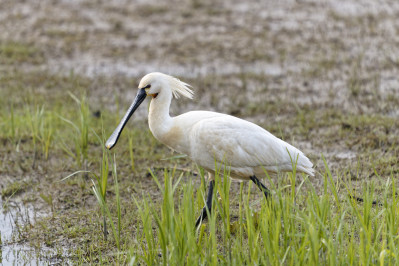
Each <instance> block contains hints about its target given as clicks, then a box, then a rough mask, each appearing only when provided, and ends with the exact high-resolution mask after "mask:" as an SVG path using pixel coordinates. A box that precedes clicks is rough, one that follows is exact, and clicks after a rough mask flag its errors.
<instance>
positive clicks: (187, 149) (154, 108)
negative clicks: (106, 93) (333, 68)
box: [106, 72, 314, 225]
mask: <svg viewBox="0 0 399 266" xmlns="http://www.w3.org/2000/svg"><path fill="white" fill-rule="evenodd" d="M189 87H190V85H188V84H186V83H184V82H182V81H180V80H178V79H176V78H174V77H172V76H169V75H165V74H162V73H157V72H155V73H150V74H147V75H145V76H144V77H143V78H142V79H141V81H140V84H139V90H138V92H137V95H136V98H135V100H134V101H133V103H132V105H131V106H130V108H129V110H128V111H127V113H126V114H125V116H124V117H123V119H122V121H121V122H120V123H119V125H118V127H117V128H116V129H115V131H114V132H113V133H112V135H111V137H110V138H109V139H108V140H107V142H106V147H107V148H108V149H111V148H112V147H113V146H114V145H115V144H116V142H117V140H118V138H119V136H120V134H121V132H122V130H123V128H124V126H125V125H126V123H127V121H128V120H129V118H130V117H131V115H132V114H133V113H134V111H135V110H136V109H137V107H138V106H139V105H140V104H141V103H142V102H143V101H144V99H145V98H146V97H147V96H151V97H152V99H151V103H150V110H149V114H148V123H149V126H150V130H151V132H152V134H153V135H154V137H155V138H156V139H157V140H159V141H160V142H162V143H163V144H165V145H167V146H168V147H170V148H171V149H173V150H175V151H178V152H180V153H183V154H186V155H188V156H189V157H190V158H191V159H192V160H193V161H194V162H196V163H197V164H198V165H200V166H202V167H203V168H204V169H206V170H207V171H208V172H209V176H210V178H209V179H210V186H209V190H208V197H207V201H206V206H205V207H204V208H203V210H202V213H201V216H200V217H199V218H198V220H197V223H196V225H198V224H199V223H200V222H201V221H202V220H203V219H205V218H206V216H207V211H206V210H207V209H208V211H210V210H211V206H212V205H211V204H212V196H213V187H214V173H215V167H220V166H221V165H224V166H227V167H228V168H229V170H230V175H231V178H233V179H238V180H252V181H253V182H254V183H255V184H256V185H257V186H258V187H259V188H260V189H261V190H262V191H263V192H264V194H265V196H266V197H267V196H268V194H269V193H270V192H269V190H268V189H267V188H266V186H264V185H263V184H262V183H261V182H260V181H259V179H258V178H257V176H265V170H266V171H267V172H268V173H270V174H275V173H277V172H279V171H283V172H285V171H288V172H290V171H292V170H293V164H292V162H293V161H294V162H296V170H297V172H303V173H306V174H308V175H310V176H314V169H313V168H312V167H313V164H312V163H311V162H310V160H309V159H308V158H307V157H306V156H305V155H304V154H303V153H302V152H301V151H300V150H298V149H297V148H295V147H293V146H291V145H290V144H288V143H287V142H285V141H283V140H281V139H279V138H277V137H275V136H274V135H272V134H271V133H269V132H268V131H266V130H265V129H263V128H261V127H259V126H258V125H255V124H253V123H251V122H248V121H246V120H243V119H240V118H237V117H234V116H230V115H227V114H221V113H216V112H209V111H191V112H188V113H184V114H181V115H179V116H176V117H171V116H170V115H169V107H170V104H171V101H172V98H173V96H174V97H175V98H179V96H180V95H183V96H185V97H187V98H190V99H192V98H193V91H192V90H191V89H190V88H189ZM215 162H216V165H215Z"/></svg>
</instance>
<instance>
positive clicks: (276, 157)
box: [192, 115, 312, 170]
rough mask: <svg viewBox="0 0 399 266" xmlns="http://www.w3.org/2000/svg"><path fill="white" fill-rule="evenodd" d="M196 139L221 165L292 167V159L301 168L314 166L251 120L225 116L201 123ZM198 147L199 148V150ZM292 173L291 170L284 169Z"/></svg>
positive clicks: (195, 131) (293, 148)
mask: <svg viewBox="0 0 399 266" xmlns="http://www.w3.org/2000/svg"><path fill="white" fill-rule="evenodd" d="M192 133H193V134H195V136H194V137H193V139H197V140H198V144H199V145H202V147H204V148H205V149H206V152H208V153H210V154H208V156H213V158H214V159H215V160H216V161H217V162H223V163H226V164H229V165H231V166H234V167H257V166H263V167H265V168H266V169H267V167H269V166H270V167H273V169H276V167H285V168H291V166H292V164H291V158H292V160H294V161H295V160H296V158H297V157H298V165H300V164H304V165H306V167H312V163H311V162H310V161H309V160H308V159H307V158H306V156H305V155H303V153H302V152H301V151H299V150H298V149H296V148H295V147H293V146H291V145H290V144H288V143H286V142H285V141H283V140H281V139H279V138H277V137H275V136H274V135H272V134H271V133H269V132H268V131H266V130H265V129H263V128H261V127H259V126H257V125H255V124H253V123H250V122H248V121H245V120H242V119H239V118H236V117H233V116H229V115H225V116H218V117H213V118H208V119H203V120H201V121H199V122H198V123H197V124H196V125H195V127H194V128H193V132H192ZM197 148H198V147H197ZM282 170H289V169H282Z"/></svg>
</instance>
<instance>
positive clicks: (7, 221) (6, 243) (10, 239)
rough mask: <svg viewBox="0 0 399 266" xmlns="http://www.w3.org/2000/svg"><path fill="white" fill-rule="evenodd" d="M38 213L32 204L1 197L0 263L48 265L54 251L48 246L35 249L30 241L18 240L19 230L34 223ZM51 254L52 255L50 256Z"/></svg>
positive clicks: (51, 261)
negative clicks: (21, 241)
mask: <svg viewBox="0 0 399 266" xmlns="http://www.w3.org/2000/svg"><path fill="white" fill-rule="evenodd" d="M36 216H37V213H36V212H35V210H34V208H33V206H32V205H29V204H28V205H25V204H23V203H22V202H18V201H14V200H10V201H8V202H5V201H3V200H2V199H1V198H0V236H1V241H0V265H26V264H28V265H48V264H51V263H55V261H53V260H52V259H51V253H54V251H52V250H50V249H48V248H41V249H35V248H33V247H31V246H30V245H29V244H28V243H20V242H18V234H19V233H20V231H19V230H21V228H23V227H24V226H29V225H33V224H34V223H35V220H36ZM49 254H50V257H49V256H48V255H49Z"/></svg>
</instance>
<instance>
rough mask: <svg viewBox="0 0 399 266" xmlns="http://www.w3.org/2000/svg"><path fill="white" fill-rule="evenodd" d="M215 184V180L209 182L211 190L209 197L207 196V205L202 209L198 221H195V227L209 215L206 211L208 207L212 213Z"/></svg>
mask: <svg viewBox="0 0 399 266" xmlns="http://www.w3.org/2000/svg"><path fill="white" fill-rule="evenodd" d="M214 185H215V180H212V181H211V182H210V183H209V190H208V197H207V198H206V205H205V206H204V208H203V209H202V212H201V215H200V217H198V219H197V222H196V223H195V227H198V225H199V224H200V223H201V222H202V221H203V220H204V219H205V218H206V217H207V216H208V213H207V212H206V209H208V211H209V214H210V213H211V210H212V197H213V187H214Z"/></svg>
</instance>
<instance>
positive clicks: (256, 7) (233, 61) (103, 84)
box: [0, 0, 399, 265]
mask: <svg viewBox="0 0 399 266" xmlns="http://www.w3.org/2000/svg"><path fill="white" fill-rule="evenodd" d="M398 16H399V6H398V4H397V3H396V2H395V1H388V0H387V1H383V2H382V3H380V4H378V5H376V4H375V3H374V1H370V0H361V1H345V2H341V1H297V2H292V1H279V2H278V3H274V2H273V1H270V2H269V1H266V2H265V3H263V2H262V3H258V2H256V1H253V3H252V2H248V3H245V4H244V3H238V2H237V3H229V2H227V1H221V2H217V3H214V2H211V1H209V2H207V1H201V2H199V1H182V2H179V1H178V2H175V3H174V4H170V5H166V4H162V3H158V2H156V1H154V2H151V1H150V2H148V1H147V2H146V3H131V2H128V1H126V2H125V1H106V2H93V1H85V0H83V1H60V2H56V3H54V2H51V1H40V2H35V1H13V0H5V1H2V4H1V5H0V25H1V26H0V28H1V30H0V40H1V41H0V143H1V150H0V192H1V201H0V211H1V212H2V215H0V232H1V238H0V254H1V255H0V262H1V260H3V261H4V262H6V261H7V262H8V261H11V262H16V263H26V262H31V261H37V262H38V263H42V264H48V263H62V264H66V263H70V264H88V263H103V264H108V263H112V264H128V263H131V264H133V265H134V264H141V265H142V264H154V265H157V264H162V263H167V262H169V263H170V264H191V263H192V264H235V265H242V264H257V263H258V264H265V265H269V264H273V265H279V264H294V263H295V264H296V263H298V264H309V263H311V264H331V265H335V264H352V263H353V264H362V265H366V264H376V263H380V264H392V265H394V264H397V258H398V257H399V254H398V253H399V250H398V248H397V247H398V244H399V243H398V238H397V235H398V228H399V226H398V221H399V209H398V203H397V201H398V198H397V192H396V191H397V186H398V185H397V184H398V181H397V178H398V176H399V159H398V158H399V145H398V144H399V138H398V135H399V119H398V116H399V80H398V77H399V52H398V50H397V39H396V36H397V35H398V31H399V24H398V20H397V17H398ZM151 71H161V72H165V73H168V74H171V75H174V76H177V77H179V78H181V79H182V80H184V81H186V82H187V83H189V84H191V85H192V86H193V89H194V91H195V93H196V94H195V98H194V101H188V100H181V101H174V103H173V105H172V114H179V113H182V112H186V111H189V110H194V109H203V110H213V111H218V112H223V113H229V114H232V115H235V116H238V117H241V118H244V119H247V120H250V121H252V122H255V123H257V124H259V125H261V126H262V127H264V128H266V129H267V130H269V131H270V132H271V133H273V134H274V135H276V136H278V137H280V138H282V139H284V140H285V141H287V142H289V143H291V144H293V145H295V146H296V147H298V148H300V149H301V150H302V151H304V152H305V154H307V155H308V156H309V158H310V159H311V160H312V161H313V163H314V164H315V168H316V171H317V174H316V177H314V178H308V177H306V176H304V175H296V176H295V175H293V174H283V175H280V176H279V177H278V178H270V179H265V180H264V181H265V182H266V183H267V184H268V186H270V187H271V188H272V191H273V194H272V200H271V201H266V200H265V199H264V198H263V197H262V195H260V193H259V192H258V190H257V188H256V187H254V186H253V185H250V184H249V183H235V182H230V180H229V179H223V178H221V176H222V175H223V174H228V173H224V169H221V170H220V173H219V176H218V178H217V182H216V189H215V192H216V191H217V192H218V197H219V199H218V197H215V204H214V214H215V215H212V216H211V219H209V220H208V222H207V223H206V224H203V225H202V226H201V227H200V228H199V229H198V230H195V228H194V223H195V218H196V217H197V216H198V214H199V211H200V210H201V208H202V207H203V202H204V201H203V200H204V195H206V194H205V191H206V182H205V180H204V172H203V169H201V168H199V167H197V166H196V165H195V164H193V163H192V162H190V160H188V159H187V158H186V157H184V156H180V155H179V154H174V153H172V152H171V151H170V150H168V149H167V148H166V147H164V146H163V145H162V144H160V143H158V142H157V141H156V140H155V139H154V138H153V137H152V135H151V132H150V131H149V129H148V126H147V120H146V115H147V110H146V108H140V109H139V110H138V111H137V112H136V113H135V116H134V118H133V119H132V120H131V121H130V122H129V124H128V125H127V128H126V129H125V131H124V132H123V134H122V137H121V139H120V140H119V143H118V147H117V148H115V149H114V150H112V152H107V151H105V150H104V146H103V142H104V140H105V139H106V138H107V137H108V136H109V134H110V133H111V132H112V130H113V129H114V128H115V126H116V125H117V124H118V123H119V121H120V118H121V116H122V115H123V114H124V112H125V111H126V108H127V107H128V106H129V104H130V103H131V101H132V100H133V98H134V95H135V93H136V88H137V84H138V81H139V79H140V78H141V77H142V75H143V74H145V73H147V72H151ZM144 105H145V103H144V104H143V106H144ZM77 171H80V172H79V173H76V172H77ZM73 173H76V174H75V175H73V176H71V177H69V178H67V179H65V177H68V176H70V175H71V174H73ZM354 197H362V198H363V199H364V202H357V201H356V200H355V198H354ZM373 200H377V201H378V203H379V204H372V201H373ZM10 215H11V216H10ZM10 217H12V218H10ZM104 224H106V228H104ZM6 225H7V226H6ZM104 229H105V231H106V232H107V233H106V234H105V235H104ZM13 250H14V253H12V254H16V256H11V255H10V254H11V253H10V252H13ZM15 251H17V253H15Z"/></svg>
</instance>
